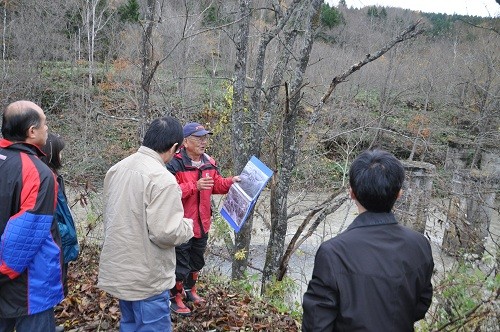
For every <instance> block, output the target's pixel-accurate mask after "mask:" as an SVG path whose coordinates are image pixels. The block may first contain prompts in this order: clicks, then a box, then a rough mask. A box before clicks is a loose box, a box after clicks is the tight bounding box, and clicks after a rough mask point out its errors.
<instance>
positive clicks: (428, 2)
mask: <svg viewBox="0 0 500 332" xmlns="http://www.w3.org/2000/svg"><path fill="white" fill-rule="evenodd" d="M325 1H326V2H328V3H330V5H334V6H336V5H337V4H338V2H339V1H338V0H325ZM346 4H347V7H356V8H361V7H366V6H373V5H378V6H384V7H400V8H408V9H412V10H420V11H423V12H431V13H446V14H460V15H471V16H483V17H498V16H500V5H498V4H497V3H496V1H495V0H346Z"/></svg>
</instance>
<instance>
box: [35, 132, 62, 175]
mask: <svg viewBox="0 0 500 332" xmlns="http://www.w3.org/2000/svg"><path fill="white" fill-rule="evenodd" d="M64 146H65V143H64V140H63V139H62V137H61V136H59V135H56V134H52V133H49V134H48V137H47V143H45V145H44V146H43V147H42V148H41V149H42V151H43V153H45V156H43V157H42V158H41V159H42V160H43V162H44V163H45V164H47V166H49V167H50V168H51V169H52V170H53V171H57V170H59V169H60V168H61V167H62V162H61V151H62V150H63V149H64Z"/></svg>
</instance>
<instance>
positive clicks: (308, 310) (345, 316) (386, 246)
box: [302, 150, 434, 332]
mask: <svg viewBox="0 0 500 332" xmlns="http://www.w3.org/2000/svg"><path fill="white" fill-rule="evenodd" d="M404 177H405V174H404V168H403V166H402V165H401V163H400V162H399V161H398V160H397V159H396V158H395V157H394V156H393V155H392V154H390V153H388V152H386V151H383V150H370V151H365V152H364V153H362V154H361V155H360V156H359V157H358V158H356V159H355V160H354V162H353V163H352V166H351V168H350V170H349V182H350V186H351V188H350V195H351V198H352V199H353V200H354V202H355V203H356V206H357V207H358V212H359V215H358V216H357V217H356V218H355V219H354V221H353V222H352V224H351V225H350V226H349V227H348V228H347V230H346V231H345V232H343V233H341V234H340V235H338V236H336V237H334V238H332V239H330V240H328V241H326V242H324V243H323V244H321V246H320V248H319V249H318V252H317V253H316V258H315V263H314V269H313V274H312V279H311V281H310V282H309V285H308V289H307V291H306V293H305V294H304V299H303V304H302V306H303V309H304V316H303V323H302V331H303V332H310V331H314V332H320V331H384V332H391V331H394V332H405V331H413V324H414V322H416V321H417V320H420V319H422V318H423V317H424V316H425V313H426V312H427V310H428V309H429V306H430V304H431V299H432V284H431V276H432V271H433V268H434V262H433V259H432V252H431V247H430V244H429V242H428V241H427V239H426V238H425V237H424V236H423V235H422V234H420V233H418V232H415V231H412V230H410V229H408V228H406V227H404V226H402V225H399V224H398V222H397V220H396V218H395V216H394V214H393V213H392V212H391V210H392V207H393V205H394V203H395V202H396V200H397V199H398V198H399V197H400V196H401V193H402V191H401V187H402V185H403V181H404Z"/></svg>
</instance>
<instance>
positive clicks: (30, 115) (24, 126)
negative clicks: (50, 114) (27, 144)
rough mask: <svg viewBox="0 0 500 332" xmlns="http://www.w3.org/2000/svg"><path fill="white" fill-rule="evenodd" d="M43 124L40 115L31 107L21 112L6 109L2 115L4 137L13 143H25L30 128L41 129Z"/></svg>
mask: <svg viewBox="0 0 500 332" xmlns="http://www.w3.org/2000/svg"><path fill="white" fill-rule="evenodd" d="M41 124H42V119H41V118H40V114H39V113H38V112H37V111H36V110H35V109H33V108H31V107H27V108H25V109H23V110H22V111H20V112H16V111H8V110H7V109H6V110H5V111H4V112H3V114H2V136H3V137H4V138H5V139H7V140H9V141H12V142H24V141H25V140H26V138H27V134H28V130H29V129H30V127H31V126H33V127H35V128H39V127H40V125H41Z"/></svg>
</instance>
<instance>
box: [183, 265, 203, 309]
mask: <svg viewBox="0 0 500 332" xmlns="http://www.w3.org/2000/svg"><path fill="white" fill-rule="evenodd" d="M198 274H199V272H198V271H194V272H191V273H189V276H188V278H187V280H186V288H185V290H186V299H187V301H191V302H193V303H194V304H196V305H200V304H204V303H206V301H205V299H203V298H202V297H201V296H199V295H198V293H197V291H196V281H197V280H198Z"/></svg>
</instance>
